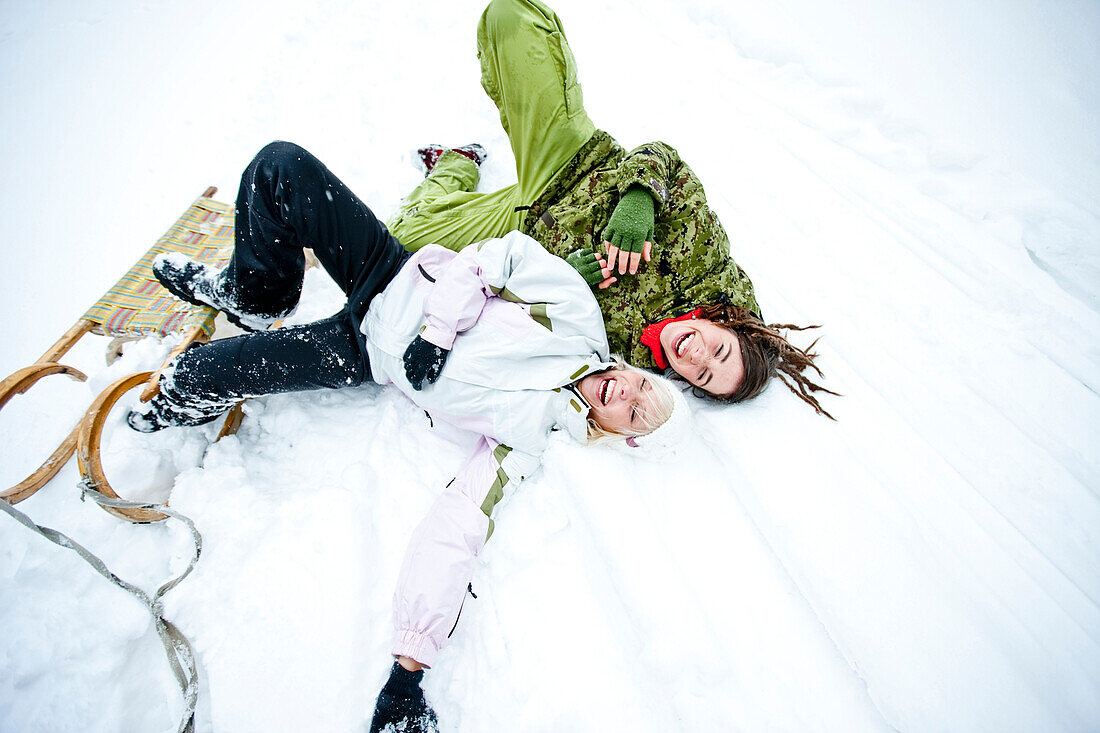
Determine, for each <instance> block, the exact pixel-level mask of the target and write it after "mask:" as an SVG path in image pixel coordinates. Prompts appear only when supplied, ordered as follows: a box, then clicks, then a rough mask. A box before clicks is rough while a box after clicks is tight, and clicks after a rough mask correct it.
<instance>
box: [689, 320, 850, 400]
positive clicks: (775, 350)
mask: <svg viewBox="0 0 1100 733" xmlns="http://www.w3.org/2000/svg"><path fill="white" fill-rule="evenodd" d="M700 310H701V312H700V314H699V319H700V320H703V319H705V320H708V321H712V322H713V323H715V324H717V325H719V326H724V327H725V328H728V329H729V330H731V331H733V332H734V334H736V336H737V340H738V342H739V343H740V345H741V361H742V362H743V363H744V365H745V375H744V377H743V378H742V379H741V383H740V384H739V385H738V386H737V389H735V390H734V391H733V392H730V393H729V394H724V395H718V394H711V393H710V392H707V391H705V390H702V389H700V388H698V387H696V388H695V389H694V390H693V391H694V392H695V394H696V395H697V396H699V397H703V398H706V399H711V400H715V401H717V402H744V401H745V400H751V399H752V398H753V397H756V396H757V395H759V394H760V393H761V392H763V391H764V388H765V387H767V386H768V380H769V379H771V378H772V377H774V376H778V377H779V378H780V379H781V380H782V381H783V384H785V385H787V388H788V389H789V390H791V391H792V392H794V393H795V394H796V395H798V397H799V399H801V400H802V401H803V402H805V403H806V404H808V405H809V406H810V407H812V408H814V411H815V412H817V414H819V415H824V416H825V417H827V418H829V419H830V420H835V419H836V418H834V417H833V416H832V415H830V414H829V413H828V412H826V411H825V408H823V407H822V406H821V403H820V402H818V401H817V397H815V396H814V394H813V393H814V392H824V393H825V394H831V395H837V393H836V392H833V391H832V390H829V389H826V388H825V387H822V386H821V385H820V384H815V383H814V382H813V381H811V380H810V379H809V377H807V376H806V375H805V374H804V373H803V372H805V371H807V370H813V371H815V372H817V375H818V376H819V377H824V376H825V375H824V374H823V373H822V371H821V369H820V368H818V366H817V364H815V363H814V359H816V358H817V354H815V353H813V351H812V349H813V348H814V345H815V344H816V343H817V339H814V341H813V343H811V344H810V345H809V346H807V347H806V348H805V349H800V348H799V347H797V346H795V345H794V344H792V343H791V342H790V341H788V340H787V339H786V338H785V337H784V336H783V334H782V331H784V330H789V331H806V330H809V329H811V328H820V326H795V325H793V324H790V323H770V324H768V323H764V322H763V321H762V320H760V319H759V318H757V317H756V316H755V315H753V314H752V312H751V311H750V310H748V309H747V308H742V307H740V306H736V305H728V304H721V305H706V306H703V307H702V308H701V309H700ZM669 376H674V375H669ZM677 378H680V379H682V377H679V376H677ZM838 396H839V395H838Z"/></svg>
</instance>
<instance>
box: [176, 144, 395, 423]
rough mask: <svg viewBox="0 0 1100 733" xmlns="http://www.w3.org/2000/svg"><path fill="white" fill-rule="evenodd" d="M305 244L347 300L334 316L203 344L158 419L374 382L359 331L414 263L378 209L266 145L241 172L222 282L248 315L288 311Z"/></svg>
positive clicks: (299, 153)
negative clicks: (374, 302)
mask: <svg viewBox="0 0 1100 733" xmlns="http://www.w3.org/2000/svg"><path fill="white" fill-rule="evenodd" d="M303 247H309V248H310V249H312V250H313V253H314V255H315V256H316V257H317V259H318V260H319V261H320V263H321V266H322V267H324V268H325V271H326V272H328V274H329V275H331V276H332V279H333V280H335V281H336V284H337V285H339V286H340V288H341V289H342V290H343V291H344V294H345V295H346V296H347V298H348V300H347V304H346V305H345V307H344V309H343V310H341V311H340V312H339V313H337V314H336V315H334V316H331V317H330V318H326V319H324V320H321V321H315V322H313V323H309V324H306V325H302V326H293V327H290V328H285V329H277V330H273V331H260V332H257V333H251V334H245V335H242V336H236V337H233V338H228V339H220V340H216V341H213V342H211V343H209V344H204V345H201V346H197V347H195V348H192V349H189V350H187V351H186V352H184V353H183V354H181V355H180V356H179V357H178V359H177V360H176V364H175V367H174V369H172V370H170V371H169V373H168V375H167V376H166V377H165V379H163V380H162V383H161V395H159V396H158V398H157V399H158V400H160V401H161V402H162V403H164V404H162V407H164V408H168V409H165V410H163V412H162V414H172V415H180V416H186V418H185V419H184V420H183V421H184V422H188V423H197V422H205V421H206V419H212V418H213V417H214V416H216V415H218V414H220V413H221V412H223V411H225V410H226V409H228V408H229V407H231V406H232V405H233V404H234V403H236V402H238V401H240V400H242V399H244V398H246V397H257V396H259V395H265V394H275V393H280V392H297V391H302V390H311V389H325V388H328V389H336V388H339V387H348V386H356V385H359V384H362V383H363V382H364V381H366V380H367V379H369V377H370V367H369V363H368V360H367V352H366V344H365V341H364V339H363V335H362V334H361V333H360V331H359V324H360V323H361V322H362V320H363V316H364V314H365V313H366V310H367V307H368V306H369V305H370V301H371V299H372V298H373V297H374V296H375V295H377V294H378V293H380V292H382V290H384V289H385V287H386V285H388V284H389V282H390V281H391V280H392V279H393V277H394V275H396V274H397V271H398V270H400V269H401V266H402V265H403V264H404V263H405V261H406V260H407V259H408V257H409V253H408V252H406V251H405V249H404V248H403V247H402V246H401V244H400V243H399V242H398V241H397V240H396V239H395V238H394V237H393V236H392V235H391V234H390V233H389V231H388V230H387V229H386V227H385V225H384V224H382V222H380V221H379V220H378V219H377V217H375V215H374V213H373V212H371V210H370V209H369V208H368V207H367V206H366V204H364V203H363V202H362V201H360V200H359V199H358V198H357V197H356V196H355V194H353V193H352V192H351V191H350V190H349V189H348V187H347V186H345V185H344V184H343V183H342V182H341V181H340V180H339V179H338V178H337V177H336V176H334V175H333V174H332V173H331V172H330V171H329V170H328V169H327V168H326V167H325V166H324V165H323V164H322V163H321V162H320V161H319V160H317V158H315V157H313V155H311V154H310V153H309V152H307V151H306V150H305V149H303V148H301V147H299V146H297V145H293V144H291V143H285V142H275V143H271V144H270V145H267V146H266V147H264V148H263V150H261V151H260V152H259V153H258V154H257V155H256V157H255V158H254V159H253V160H252V162H251V163H250V164H249V166H248V167H247V168H246V169H245V171H244V174H243V175H242V176H241V186H240V190H239V192H238V194H237V221H236V239H235V242H234V250H233V258H232V259H231V260H230V262H229V264H228V265H227V270H226V285H227V286H228V287H230V288H231V289H232V291H233V292H234V294H235V299H236V300H237V301H238V303H239V305H240V306H241V307H242V308H243V309H244V310H246V311H251V312H257V313H273V312H280V311H285V310H289V309H290V308H292V307H293V306H294V305H296V304H297V302H298V298H299V296H300V295H301V292H302V276H303V273H304V271H305V257H304V254H303V252H302V248H303Z"/></svg>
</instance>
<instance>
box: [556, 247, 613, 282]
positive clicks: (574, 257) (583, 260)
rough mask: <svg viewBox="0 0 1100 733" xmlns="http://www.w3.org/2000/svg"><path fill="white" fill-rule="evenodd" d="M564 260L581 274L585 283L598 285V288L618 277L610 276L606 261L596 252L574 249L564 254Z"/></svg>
mask: <svg viewBox="0 0 1100 733" xmlns="http://www.w3.org/2000/svg"><path fill="white" fill-rule="evenodd" d="M565 261H566V262H568V263H569V264H570V265H572V266H573V269H574V270H576V271H577V272H579V273H580V274H581V277H583V278H584V281H585V282H586V283H588V284H589V285H599V286H600V290H603V289H604V288H607V287H608V286H610V285H611V284H612V283H613V282H615V281H616V280H618V279H619V278H617V277H612V276H611V268H609V267H608V266H607V261H606V260H604V258H603V257H602V256H601V255H600V254H599V253H597V252H592V251H591V250H587V249H575V250H573V251H572V252H570V253H569V254H567V255H566V256H565Z"/></svg>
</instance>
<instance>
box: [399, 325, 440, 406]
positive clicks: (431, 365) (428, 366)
mask: <svg viewBox="0 0 1100 733" xmlns="http://www.w3.org/2000/svg"><path fill="white" fill-rule="evenodd" d="M449 353H451V352H450V351H448V350H447V349H444V348H442V347H440V346H436V345H435V344H433V343H432V342H430V341H425V340H424V339H422V338H421V337H419V336H417V337H416V338H414V339H413V340H412V343H411V344H409V348H407V349H405V357H404V359H403V361H404V363H405V377H406V378H407V379H408V380H409V384H411V385H412V388H413V389H415V390H417V391H418V392H419V391H420V390H422V389H424V382H425V381H427V383H428V384H434V383H435V380H437V379H439V374H440V372H442V371H443V365H444V364H445V363H446V361H447V354H449Z"/></svg>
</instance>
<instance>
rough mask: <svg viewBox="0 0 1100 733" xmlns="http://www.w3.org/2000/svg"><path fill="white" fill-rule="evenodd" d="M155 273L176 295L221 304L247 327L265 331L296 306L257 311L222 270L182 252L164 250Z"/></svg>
mask: <svg viewBox="0 0 1100 733" xmlns="http://www.w3.org/2000/svg"><path fill="white" fill-rule="evenodd" d="M153 274H154V275H155V276H156V278H157V280H159V281H160V284H161V285H163V286H164V287H165V289H167V290H168V292H170V293H171V294H172V295H174V296H176V297H177V298H179V299H180V300H183V301H186V302H188V303H191V304H192V305H205V306H210V307H212V308H217V309H218V310H220V311H221V312H222V313H225V317H226V318H228V319H229V321H230V323H233V324H235V325H237V326H239V327H241V328H243V329H244V330H245V331H262V330H264V329H265V328H267V327H268V326H270V325H271V324H272V323H274V322H275V321H277V320H279V319H280V318H285V317H286V316H288V315H290V314H291V313H292V312H293V311H294V308H288V309H287V310H285V311H282V312H280V313H253V312H249V311H247V310H245V309H244V308H243V307H241V305H240V303H239V302H238V299H237V298H236V297H234V294H233V293H232V292H231V291H230V289H229V288H228V287H226V284H225V278H224V277H223V275H222V271H221V270H215V269H214V268H213V267H210V266H209V265H204V264H203V263H201V262H196V261H195V260H193V259H191V258H190V257H188V256H186V255H183V254H180V253H179V252H164V253H162V254H159V255H157V256H156V259H154V260H153Z"/></svg>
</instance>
